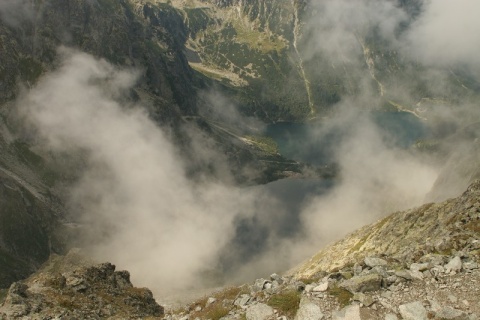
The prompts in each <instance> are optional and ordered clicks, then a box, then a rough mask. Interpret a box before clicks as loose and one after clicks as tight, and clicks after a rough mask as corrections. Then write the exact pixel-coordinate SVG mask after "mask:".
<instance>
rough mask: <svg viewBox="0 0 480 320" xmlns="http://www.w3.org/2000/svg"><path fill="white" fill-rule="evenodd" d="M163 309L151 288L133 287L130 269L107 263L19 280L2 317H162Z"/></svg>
mask: <svg viewBox="0 0 480 320" xmlns="http://www.w3.org/2000/svg"><path fill="white" fill-rule="evenodd" d="M47 269H48V268H47ZM163 312H164V311H163V308H162V307H161V306H160V305H158V304H157V302H155V299H154V298H153V295H152V292H151V291H150V290H148V289H146V288H135V287H133V285H132V284H131V282H130V274H129V273H128V272H127V271H115V266H114V265H112V264H110V263H103V264H99V265H93V266H89V267H78V268H75V269H73V270H71V271H68V272H62V273H60V272H53V271H52V270H48V271H47V270H44V271H42V272H39V273H37V274H35V275H33V276H32V277H30V278H29V279H27V280H25V281H23V282H15V283H14V284H12V285H11V286H10V289H9V290H8V294H7V295H6V298H5V301H4V302H3V305H2V306H1V307H0V319H106V318H108V319H127V318H146V317H157V318H160V317H161V316H162V315H163Z"/></svg>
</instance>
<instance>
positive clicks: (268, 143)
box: [245, 136, 279, 154]
mask: <svg viewBox="0 0 480 320" xmlns="http://www.w3.org/2000/svg"><path fill="white" fill-rule="evenodd" d="M245 139H247V140H248V141H249V142H250V143H252V144H253V145H255V146H256V147H257V148H259V149H261V150H262V151H265V152H266V153H270V154H278V153H279V150H278V145H277V143H276V142H275V140H273V139H272V138H270V137H262V136H246V137H245Z"/></svg>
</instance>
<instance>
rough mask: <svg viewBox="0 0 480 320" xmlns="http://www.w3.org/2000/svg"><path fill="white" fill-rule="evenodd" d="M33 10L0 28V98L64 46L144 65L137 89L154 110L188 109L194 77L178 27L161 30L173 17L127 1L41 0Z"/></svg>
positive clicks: (49, 64)
mask: <svg viewBox="0 0 480 320" xmlns="http://www.w3.org/2000/svg"><path fill="white" fill-rule="evenodd" d="M27 4H28V2H27V3H26V4H25V5H27ZM32 10H33V16H32V17H31V18H30V19H27V20H25V21H23V22H22V24H21V25H15V26H11V25H8V24H7V25H5V24H4V25H3V26H2V27H1V28H0V32H1V38H2V42H1V46H2V50H1V53H0V55H1V58H2V61H5V63H2V71H1V77H2V79H3V80H4V81H2V87H1V89H2V90H1V96H0V98H2V102H5V101H6V100H8V99H10V98H12V96H13V95H14V93H15V92H16V91H17V90H16V89H17V88H16V86H17V79H18V78H20V79H21V80H22V82H23V83H24V84H26V85H27V86H29V85H33V84H34V83H35V81H36V80H37V79H38V77H39V76H40V75H41V74H42V73H44V72H46V71H48V70H51V69H52V68H53V67H54V65H53V64H54V62H55V57H56V55H57V51H56V50H57V47H58V46H59V45H65V46H70V47H74V48H78V49H80V50H82V51H84V52H88V53H91V54H93V55H95V56H97V57H102V58H105V59H107V60H108V61H110V62H112V63H114V64H116V65H120V66H131V67H138V68H145V70H144V74H143V77H141V79H140V83H139V85H138V87H137V88H136V89H137V90H140V91H142V90H143V91H146V92H148V93H149V95H152V96H153V97H154V98H155V101H156V103H157V106H156V109H157V111H158V110H160V111H161V110H162V108H167V107H168V108H170V109H172V105H177V106H179V107H180V108H181V109H182V113H187V114H188V113H191V112H193V110H194V108H195V107H194V105H195V104H194V99H195V91H194V89H193V85H192V84H193V76H192V72H191V69H190V68H189V67H188V65H187V63H186V60H185V58H184V56H183V55H182V54H180V53H179V52H180V50H181V48H182V45H183V43H182V41H181V39H177V38H176V34H178V33H181V30H182V29H181V27H179V28H178V29H179V31H177V33H176V34H172V33H169V32H167V30H166V26H170V25H171V21H173V22H174V23H175V21H176V20H175V19H176V18H178V17H176V16H174V15H173V16H172V15H168V13H164V12H163V11H162V10H161V8H156V9H153V8H152V7H150V6H148V5H142V4H132V3H130V2H128V1H118V2H117V1H106V0H104V1H97V2H89V1H80V0H79V1H73V0H72V1H55V0H52V1H40V2H36V3H35V5H34V7H33V9H32ZM168 31H170V30H168Z"/></svg>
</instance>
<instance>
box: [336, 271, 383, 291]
mask: <svg viewBox="0 0 480 320" xmlns="http://www.w3.org/2000/svg"><path fill="white" fill-rule="evenodd" d="M381 285H382V276H380V275H378V274H375V273H373V274H368V275H364V276H356V277H353V278H351V279H349V280H345V281H343V282H342V283H340V287H342V288H344V289H347V290H348V291H350V292H351V293H355V292H368V291H376V290H379V289H380V287H381Z"/></svg>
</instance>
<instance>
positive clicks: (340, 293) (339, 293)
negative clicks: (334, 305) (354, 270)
mask: <svg viewBox="0 0 480 320" xmlns="http://www.w3.org/2000/svg"><path fill="white" fill-rule="evenodd" d="M327 292H328V294H329V295H331V296H334V297H335V298H337V301H338V303H339V304H340V306H341V307H342V308H343V307H345V306H347V305H348V304H349V303H350V300H351V299H352V298H353V294H352V293H351V292H350V291H348V290H347V289H343V288H340V287H337V286H333V287H331V288H329V289H328V291H327Z"/></svg>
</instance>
